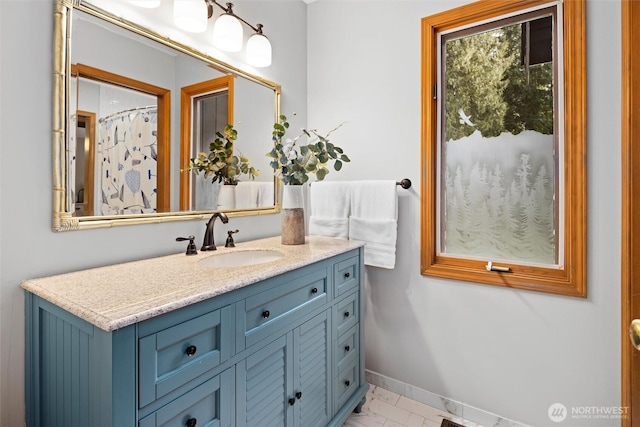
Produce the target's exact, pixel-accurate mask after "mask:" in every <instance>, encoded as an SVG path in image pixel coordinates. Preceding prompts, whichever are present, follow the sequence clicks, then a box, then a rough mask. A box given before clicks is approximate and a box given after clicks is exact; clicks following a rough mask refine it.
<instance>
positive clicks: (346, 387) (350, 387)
mask: <svg viewBox="0 0 640 427" xmlns="http://www.w3.org/2000/svg"><path fill="white" fill-rule="evenodd" d="M359 369H360V363H359V360H358V358H356V359H355V360H353V361H352V362H351V363H349V364H348V365H347V366H346V367H345V368H344V369H343V370H341V371H340V372H339V373H338V378H336V381H335V383H334V385H333V387H334V388H333V390H334V394H333V395H334V396H335V399H336V403H337V406H336V408H341V407H342V405H344V404H345V403H346V401H347V400H349V398H350V397H351V395H352V394H353V393H354V392H355V391H356V390H357V389H358V387H359V383H358V382H359V380H360V376H359V374H358V372H359Z"/></svg>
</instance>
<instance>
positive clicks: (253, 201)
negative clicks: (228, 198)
mask: <svg viewBox="0 0 640 427" xmlns="http://www.w3.org/2000/svg"><path fill="white" fill-rule="evenodd" d="M258 184H259V183H258V182H244V181H241V182H239V183H238V185H236V208H238V209H251V208H256V207H258V191H259V190H260V187H259V185H258Z"/></svg>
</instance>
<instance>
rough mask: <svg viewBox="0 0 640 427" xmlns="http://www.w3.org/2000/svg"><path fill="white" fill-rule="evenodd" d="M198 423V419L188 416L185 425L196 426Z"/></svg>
mask: <svg viewBox="0 0 640 427" xmlns="http://www.w3.org/2000/svg"><path fill="white" fill-rule="evenodd" d="M197 423H198V420H196V419H195V418H189V419H188V420H187V424H185V425H186V427H196V424H197Z"/></svg>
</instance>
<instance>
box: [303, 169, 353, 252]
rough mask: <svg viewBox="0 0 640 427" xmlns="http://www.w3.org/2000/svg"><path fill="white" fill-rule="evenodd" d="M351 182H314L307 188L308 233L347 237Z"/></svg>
mask: <svg viewBox="0 0 640 427" xmlns="http://www.w3.org/2000/svg"><path fill="white" fill-rule="evenodd" d="M350 197H351V184H350V183H348V182H342V181H320V182H314V183H313V184H312V185H311V186H310V189H309V208H310V210H311V214H310V215H309V235H310V236H328V237H338V238H341V239H348V238H349V209H350V202H349V200H350Z"/></svg>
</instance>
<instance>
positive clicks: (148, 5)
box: [131, 0, 160, 9]
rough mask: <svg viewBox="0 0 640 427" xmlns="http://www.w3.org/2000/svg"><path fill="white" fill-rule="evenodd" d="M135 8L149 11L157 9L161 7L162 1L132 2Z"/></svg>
mask: <svg viewBox="0 0 640 427" xmlns="http://www.w3.org/2000/svg"><path fill="white" fill-rule="evenodd" d="M131 3H133V4H134V5H135V6H138V7H144V8H147V9H155V8H156V7H158V6H160V0H131Z"/></svg>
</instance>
